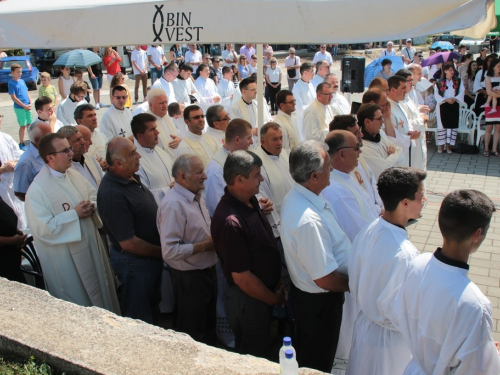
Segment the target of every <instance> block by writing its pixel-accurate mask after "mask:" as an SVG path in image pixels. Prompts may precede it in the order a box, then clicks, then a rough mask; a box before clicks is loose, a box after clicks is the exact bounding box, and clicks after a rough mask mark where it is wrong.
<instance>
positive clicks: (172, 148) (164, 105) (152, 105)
mask: <svg viewBox="0 0 500 375" xmlns="http://www.w3.org/2000/svg"><path fill="white" fill-rule="evenodd" d="M147 100H148V103H149V109H148V111H147V112H145V113H149V114H151V115H154V116H155V117H156V123H157V126H158V132H159V134H158V147H159V148H161V149H162V150H163V151H165V152H166V153H167V154H169V155H170V157H171V158H172V160H174V159H175V152H176V150H177V148H178V147H179V144H180V143H181V142H182V138H181V137H180V136H179V129H177V127H176V126H175V125H174V123H173V121H172V118H171V117H170V116H169V115H168V98H167V95H166V94H165V91H163V90H162V89H152V90H150V91H149V92H148V96H147Z"/></svg>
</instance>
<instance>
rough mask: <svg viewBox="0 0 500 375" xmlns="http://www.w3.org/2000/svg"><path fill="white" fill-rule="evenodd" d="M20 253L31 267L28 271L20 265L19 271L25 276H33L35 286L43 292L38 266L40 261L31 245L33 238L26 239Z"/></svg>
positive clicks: (41, 275)
mask: <svg viewBox="0 0 500 375" xmlns="http://www.w3.org/2000/svg"><path fill="white" fill-rule="evenodd" d="M21 253H22V254H23V257H24V258H25V259H26V260H27V261H28V262H29V264H30V266H31V269H29V268H27V267H25V266H23V265H22V264H21V271H23V272H24V273H25V274H27V275H31V276H33V278H34V279H35V286H36V287H37V288H40V289H44V290H45V282H44V280H43V274H42V266H41V265H40V260H39V259H38V255H37V254H36V250H35V246H34V245H33V236H30V237H28V239H27V240H26V244H25V245H24V246H23V247H22V248H21Z"/></svg>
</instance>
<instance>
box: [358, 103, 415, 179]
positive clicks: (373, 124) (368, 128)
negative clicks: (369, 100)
mask: <svg viewBox="0 0 500 375" xmlns="http://www.w3.org/2000/svg"><path fill="white" fill-rule="evenodd" d="M357 117H358V124H359V126H361V129H362V131H363V147H362V148H361V150H362V151H363V155H364V158H365V160H366V163H367V164H368V166H369V167H370V169H371V170H372V171H373V174H374V176H375V179H377V180H378V177H379V176H380V174H381V173H382V172H383V171H384V170H386V169H387V168H391V167H404V166H405V165H406V162H405V160H406V159H405V157H404V154H403V151H402V150H401V148H400V147H398V146H396V145H394V144H393V143H391V142H390V141H389V140H388V139H387V137H386V136H385V134H383V135H382V133H381V132H380V128H381V126H382V125H383V123H384V117H383V116H382V112H381V110H380V107H379V106H378V105H376V104H363V105H362V106H361V107H360V108H359V110H358V113H357Z"/></svg>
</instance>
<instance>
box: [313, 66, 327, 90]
mask: <svg viewBox="0 0 500 375" xmlns="http://www.w3.org/2000/svg"><path fill="white" fill-rule="evenodd" d="M328 73H330V64H329V63H328V61H326V60H319V61H318V62H317V63H316V74H315V75H314V77H313V79H311V84H312V85H313V87H314V90H316V87H318V85H319V84H320V83H323V82H325V76H326V75H327V74H328Z"/></svg>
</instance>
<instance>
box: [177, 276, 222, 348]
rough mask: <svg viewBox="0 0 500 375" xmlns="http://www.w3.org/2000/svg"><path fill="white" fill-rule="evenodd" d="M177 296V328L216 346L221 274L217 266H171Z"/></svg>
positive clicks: (196, 338)
mask: <svg viewBox="0 0 500 375" xmlns="http://www.w3.org/2000/svg"><path fill="white" fill-rule="evenodd" d="M170 280H171V282H172V289H173V292H174V299H175V310H174V329H175V330H176V331H180V332H184V333H187V334H188V335H189V336H191V337H192V338H193V339H194V340H196V341H200V342H203V343H205V344H210V345H214V344H215V342H216V339H215V337H216V336H215V320H216V316H215V306H216V302H217V273H216V271H215V266H213V267H210V268H206V269H204V270H193V271H179V270H175V269H173V268H170Z"/></svg>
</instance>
